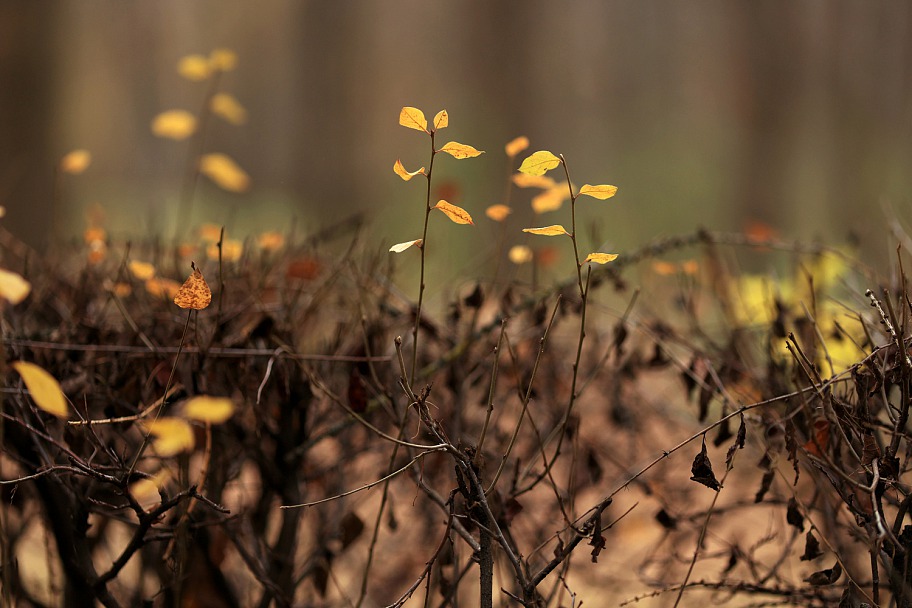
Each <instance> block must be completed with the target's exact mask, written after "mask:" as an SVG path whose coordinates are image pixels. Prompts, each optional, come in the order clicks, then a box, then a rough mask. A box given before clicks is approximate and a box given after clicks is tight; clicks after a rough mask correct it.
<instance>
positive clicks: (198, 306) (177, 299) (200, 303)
mask: <svg viewBox="0 0 912 608" xmlns="http://www.w3.org/2000/svg"><path fill="white" fill-rule="evenodd" d="M190 266H191V267H192V268H193V272H192V273H191V274H190V276H189V277H187V280H186V281H184V284H183V285H181V288H180V290H179V291H178V292H177V295H175V296H174V303H175V304H177V305H178V306H180V307H181V308H192V309H193V310H202V309H204V308H206V307H207V306H209V302H211V301H212V292H211V291H210V290H209V285H207V284H206V279H204V278H203V273H202V272H200V269H199V268H197V267H196V265H195V264H194V263H193V262H191V263H190Z"/></svg>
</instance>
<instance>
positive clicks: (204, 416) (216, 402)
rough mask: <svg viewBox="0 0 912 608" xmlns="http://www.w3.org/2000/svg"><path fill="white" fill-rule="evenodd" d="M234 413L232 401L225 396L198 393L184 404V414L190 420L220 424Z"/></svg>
mask: <svg viewBox="0 0 912 608" xmlns="http://www.w3.org/2000/svg"><path fill="white" fill-rule="evenodd" d="M232 414H234V402H232V401H231V399H229V398H227V397H210V396H209V395H200V396H198V397H193V398H191V399H190V400H189V401H187V403H186V405H184V416H186V417H187V418H190V419H191V420H199V421H200V422H209V423H212V424H221V423H222V422H225V421H226V420H228V419H229V418H231V415H232Z"/></svg>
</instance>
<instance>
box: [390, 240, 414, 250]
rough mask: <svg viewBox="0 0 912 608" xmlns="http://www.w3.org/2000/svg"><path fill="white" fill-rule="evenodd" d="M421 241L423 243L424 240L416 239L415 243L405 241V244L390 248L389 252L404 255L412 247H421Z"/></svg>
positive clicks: (397, 244)
mask: <svg viewBox="0 0 912 608" xmlns="http://www.w3.org/2000/svg"><path fill="white" fill-rule="evenodd" d="M421 241H422V239H415V240H414V241H405V242H404V243H396V244H395V245H393V246H392V247H390V248H389V250H390V253H402V252H403V251H405V250H406V249H408V248H409V247H411V246H412V245H415V246H416V247H421Z"/></svg>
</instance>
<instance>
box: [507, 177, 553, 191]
mask: <svg viewBox="0 0 912 608" xmlns="http://www.w3.org/2000/svg"><path fill="white" fill-rule="evenodd" d="M513 183H514V184H515V185H516V187H517V188H541V189H542V190H547V189H549V188H553V187H554V186H556V185H557V182H556V181H554V180H553V179H552V178H550V177H548V176H547V175H529V174H528V173H515V174H513Z"/></svg>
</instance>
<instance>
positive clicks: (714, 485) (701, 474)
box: [690, 437, 722, 492]
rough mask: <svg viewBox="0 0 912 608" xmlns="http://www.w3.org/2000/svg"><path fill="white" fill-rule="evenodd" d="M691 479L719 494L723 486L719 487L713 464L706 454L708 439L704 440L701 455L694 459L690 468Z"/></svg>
mask: <svg viewBox="0 0 912 608" xmlns="http://www.w3.org/2000/svg"><path fill="white" fill-rule="evenodd" d="M690 473H691V476H690V479H691V480H692V481H696V482H697V483H701V484H703V485H704V486H706V487H707V488H709V489H711V490H715V491H716V492H718V491H719V490H720V489H721V488H722V486H721V485H719V480H718V479H716V475H715V473H713V469H712V462H710V460H709V456H708V455H707V454H706V438H705V437H704V438H703V449H701V450H700V453H699V454H697V455H696V456H695V457H694V461H693V465H692V466H691V467H690Z"/></svg>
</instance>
